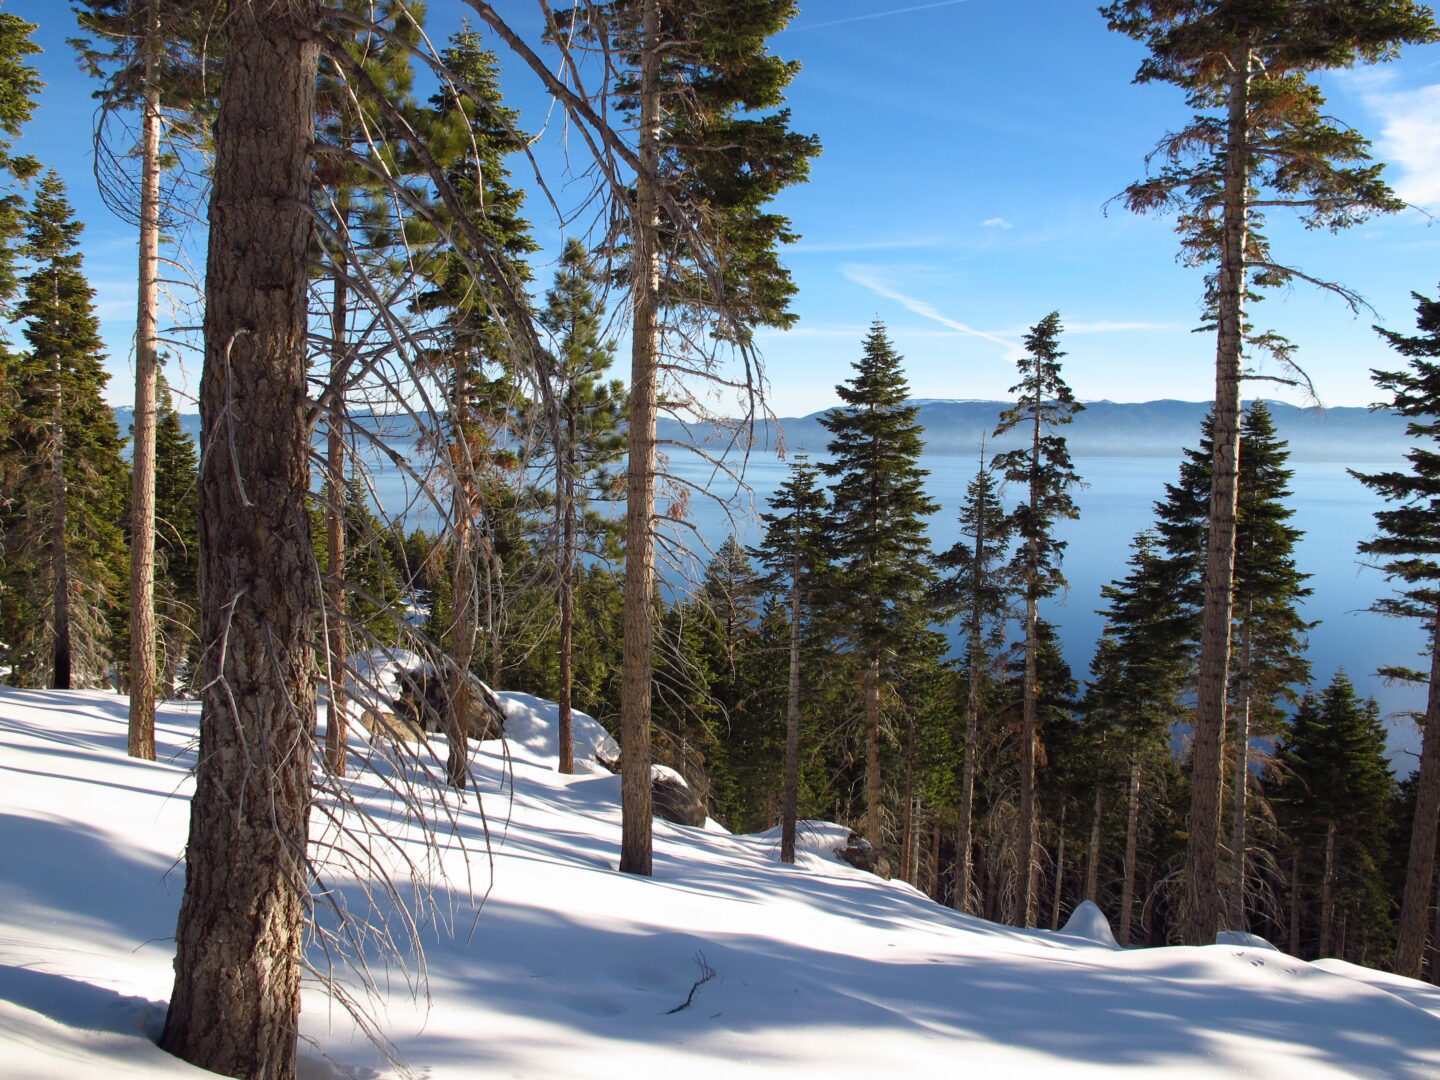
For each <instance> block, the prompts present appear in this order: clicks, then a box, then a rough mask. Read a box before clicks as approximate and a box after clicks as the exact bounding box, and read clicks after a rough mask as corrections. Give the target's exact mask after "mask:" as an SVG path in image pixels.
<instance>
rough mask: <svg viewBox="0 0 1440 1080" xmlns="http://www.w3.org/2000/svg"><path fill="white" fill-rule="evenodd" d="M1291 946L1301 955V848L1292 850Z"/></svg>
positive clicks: (1294, 951)
mask: <svg viewBox="0 0 1440 1080" xmlns="http://www.w3.org/2000/svg"><path fill="white" fill-rule="evenodd" d="M1289 937H1290V941H1289V948H1290V952H1291V954H1292V955H1293V956H1299V955H1300V848H1299V846H1298V845H1297V846H1296V847H1294V848H1292V849H1291V851H1290V929H1289Z"/></svg>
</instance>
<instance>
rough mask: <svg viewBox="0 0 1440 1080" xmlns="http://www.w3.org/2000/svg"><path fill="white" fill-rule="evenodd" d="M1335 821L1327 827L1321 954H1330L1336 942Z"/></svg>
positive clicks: (1322, 892) (1321, 885) (1321, 909)
mask: <svg viewBox="0 0 1440 1080" xmlns="http://www.w3.org/2000/svg"><path fill="white" fill-rule="evenodd" d="M1334 934H1335V821H1334V819H1333V818H1332V819H1331V820H1330V822H1329V824H1328V825H1327V826H1326V828H1325V877H1324V878H1323V879H1322V880H1321V883H1320V955H1321V956H1329V955H1330V953H1331V950H1332V949H1333V948H1334V944H1335V937H1334Z"/></svg>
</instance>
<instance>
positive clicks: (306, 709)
mask: <svg viewBox="0 0 1440 1080" xmlns="http://www.w3.org/2000/svg"><path fill="white" fill-rule="evenodd" d="M226 27H227V31H228V33H227V38H226V56H225V60H226V63H225V76H224V80H223V85H222V87H221V92H220V109H219V117H218V120H217V123H216V127H215V131H216V147H215V151H216V158H215V184H214V187H213V189H212V191H211V197H210V215H209V220H210V236H209V249H208V256H207V259H206V267H205V273H206V288H205V297H206V308H205V366H204V369H203V371H202V374H201V379H200V421H201V427H202V430H203V432H204V433H205V439H206V445H207V447H209V449H208V450H207V452H206V454H205V455H204V458H203V460H202V462H201V481H200V566H201V573H200V577H201V581H202V582H203V585H202V590H201V600H200V606H201V640H200V656H201V665H200V670H199V673H198V675H197V680H196V681H197V683H198V685H199V686H201V687H202V688H203V690H202V693H201V699H202V708H201V713H200V748H199V753H198V755H197V760H198V762H199V764H198V766H197V769H196V778H195V795H194V798H193V800H192V802H191V814H190V832H189V837H188V840H187V843H186V849H185V850H186V865H185V893H184V898H183V900H182V901H181V905H180V915H179V919H178V922H177V926H176V931H175V944H176V952H175V986H174V990H173V992H172V993H171V996H170V1007H169V1011H168V1013H167V1014H166V1018H165V1028H164V1031H163V1032H162V1033H161V1036H160V1040H159V1042H160V1046H161V1047H162V1048H163V1049H165V1050H167V1051H169V1052H170V1053H172V1054H174V1055H176V1056H177V1057H180V1058H183V1059H184V1060H185V1061H188V1062H190V1063H191V1064H194V1065H198V1066H200V1067H201V1068H204V1069H209V1070H210V1071H212V1072H217V1073H220V1074H222V1075H226V1076H247V1077H255V1078H263V1080H294V1076H295V1059H296V1032H297V1030H298V1028H299V1014H300V972H301V967H302V952H303V948H304V938H305V914H306V910H307V907H308V899H307V891H308V886H309V874H308V871H307V869H306V867H307V865H308V864H307V862H306V860H304V859H302V858H298V857H297V853H301V852H304V851H305V850H306V847H307V844H308V837H309V817H310V808H311V805H312V790H311V767H312V762H311V753H312V750H313V746H314V740H315V723H316V688H315V659H316V658H315V649H314V645H313V642H314V641H315V636H316V619H315V612H316V611H317V610H318V609H319V606H320V597H319V595H318V590H317V589H316V587H315V584H314V580H315V579H314V573H315V560H314V554H313V551H312V548H311V544H310V537H309V530H308V528H307V522H306V520H305V513H304V508H305V505H306V500H307V497H308V491H309V473H310V470H309V454H310V432H309V430H308V426H307V423H306V416H305V410H304V409H302V408H300V407H299V403H300V402H303V401H304V400H305V390H306V359H307V357H306V331H307V320H306V310H305V303H304V297H305V286H306V283H307V256H308V254H309V252H310V250H311V247H310V241H311V224H312V218H311V209H310V195H311V191H310V182H311V176H312V171H311V157H310V153H311V144H312V134H313V130H312V125H313V123H314V115H315V84H316V60H317V54H318V49H317V47H316V38H317V37H318V36H319V34H320V29H321V16H320V5H319V4H318V2H316V0H268V2H266V3H263V4H262V3H257V2H255V0H232V2H231V3H230V4H229V5H228V10H227V15H226ZM227 431H228V432H230V433H231V434H232V435H233V436H234V437H233V438H226V437H224V434H223V433H225V432H227ZM255 432H264V433H265V437H264V438H251V437H246V436H247V435H248V434H250V433H255ZM217 436H218V437H217Z"/></svg>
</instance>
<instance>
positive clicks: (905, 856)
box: [900, 716, 916, 885]
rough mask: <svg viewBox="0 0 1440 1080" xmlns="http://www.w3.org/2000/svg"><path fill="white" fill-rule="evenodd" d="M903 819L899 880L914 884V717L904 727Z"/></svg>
mask: <svg viewBox="0 0 1440 1080" xmlns="http://www.w3.org/2000/svg"><path fill="white" fill-rule="evenodd" d="M904 799H905V821H904V823H903V825H902V826H901V829H900V880H902V881H908V882H909V883H910V884H911V885H914V884H915V875H914V874H913V872H912V870H911V861H912V856H913V854H914V847H915V828H916V814H915V718H914V717H913V716H911V717H909V718H908V722H907V724H906V727H905V795H904Z"/></svg>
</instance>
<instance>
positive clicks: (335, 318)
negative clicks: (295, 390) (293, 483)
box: [325, 274, 350, 776]
mask: <svg viewBox="0 0 1440 1080" xmlns="http://www.w3.org/2000/svg"><path fill="white" fill-rule="evenodd" d="M349 324H350V317H349V311H348V294H347V291H346V288H345V279H344V278H343V277H341V276H340V275H338V274H337V275H336V277H335V289H334V295H333V299H332V302H331V305H330V333H331V338H332V344H331V353H330V383H331V386H332V387H333V388H334V392H335V397H334V399H333V400H332V401H331V403H330V416H329V418H328V420H327V422H326V429H327V430H326V439H325V452H326V457H325V469H326V477H325V495H326V498H325V542H326V554H327V556H328V559H329V564H330V574H329V577H328V579H327V581H326V584H325V591H326V593H327V595H326V597H325V606H326V608H327V609H328V610H327V613H326V642H325V649H326V653H327V656H326V661H325V670H326V683H327V687H328V693H329V699H330V703H329V706H328V707H327V709H326V713H325V760H326V762H327V763H328V765H329V767H330V770H331V772H333V773H334V774H335V775H336V776H344V775H345V743H346V730H345V729H346V722H347V716H346V702H345V668H346V654H347V649H346V643H345V502H346V498H347V495H348V493H347V491H346V488H345V394H344V392H343V391H342V390H341V389H340V388H341V386H342V384H343V383H344V380H345V369H346V359H345V357H346V351H345V335H346V332H347V330H348V329H349Z"/></svg>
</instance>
